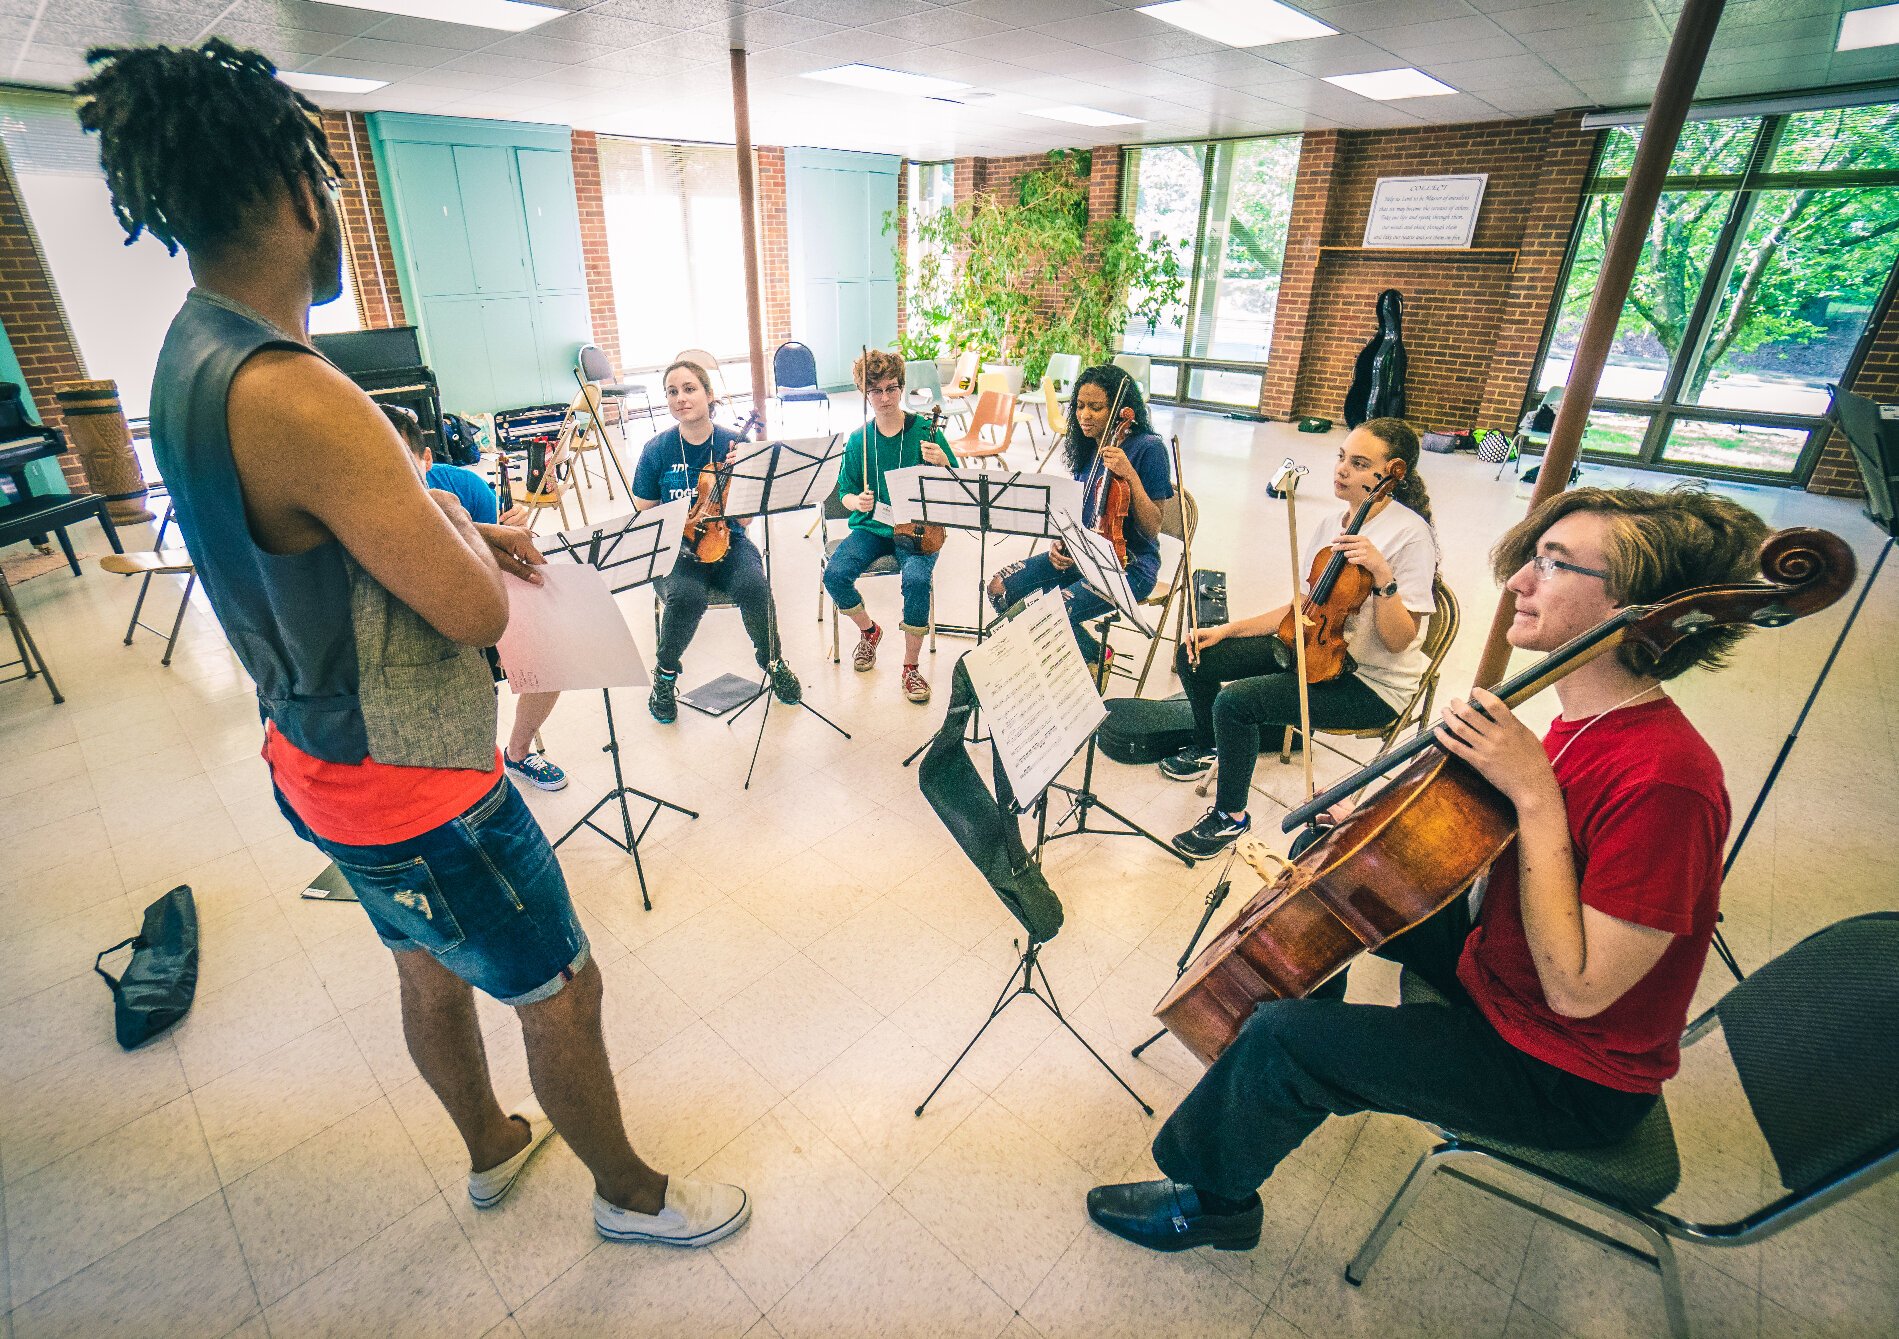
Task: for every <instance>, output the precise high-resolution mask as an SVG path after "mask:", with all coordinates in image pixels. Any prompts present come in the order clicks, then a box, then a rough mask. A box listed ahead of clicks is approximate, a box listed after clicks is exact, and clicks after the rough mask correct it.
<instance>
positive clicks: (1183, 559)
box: [1108, 489, 1200, 697]
mask: <svg viewBox="0 0 1899 1339" xmlns="http://www.w3.org/2000/svg"><path fill="white" fill-rule="evenodd" d="M1160 528H1161V533H1162V534H1163V535H1172V536H1173V537H1174V538H1175V539H1177V540H1179V541H1180V557H1179V559H1178V560H1177V561H1176V562H1175V563H1174V574H1173V576H1172V577H1171V578H1170V579H1168V580H1165V581H1157V582H1155V583H1154V589H1153V590H1151V591H1149V592H1148V596H1147V598H1146V599H1145V600H1142V601H1141V604H1142V605H1143V606H1145V607H1148V608H1156V609H1159V610H1160V613H1159V614H1158V615H1157V616H1156V617H1155V619H1154V632H1155V635H1154V636H1153V637H1151V638H1149V639H1148V643H1147V658H1146V659H1145V660H1143V661H1142V662H1141V672H1140V673H1139V674H1136V673H1135V672H1134V671H1133V670H1131V669H1123V668H1121V667H1120V666H1119V665H1113V666H1110V667H1109V671H1108V672H1109V673H1110V674H1114V675H1119V676H1120V677H1121V678H1123V679H1132V680H1134V696H1136V697H1139V696H1141V694H1142V693H1144V692H1146V691H1147V676H1148V675H1149V674H1150V673H1151V672H1152V671H1153V669H1154V658H1155V655H1156V653H1157V652H1159V650H1160V645H1161V643H1162V642H1174V643H1178V642H1179V641H1180V639H1181V637H1182V636H1183V635H1184V629H1185V628H1186V625H1187V600H1188V599H1189V598H1190V596H1189V594H1188V592H1189V590H1190V589H1191V586H1192V580H1193V574H1192V573H1191V572H1189V571H1188V570H1187V565H1188V564H1189V563H1191V562H1192V561H1193V537H1194V532H1195V531H1196V530H1198V529H1199V528H1200V504H1199V503H1197V502H1195V501H1194V499H1193V494H1192V493H1189V492H1187V491H1186V490H1185V489H1176V490H1175V491H1174V495H1173V496H1172V497H1170V498H1168V499H1167V500H1166V501H1165V502H1163V503H1161V524H1160ZM1170 621H1171V622H1172V623H1173V631H1171V632H1169V631H1168V628H1167V625H1168V623H1169V622H1170ZM1115 626H1117V627H1118V626H1120V625H1119V624H1116V625H1115Z"/></svg>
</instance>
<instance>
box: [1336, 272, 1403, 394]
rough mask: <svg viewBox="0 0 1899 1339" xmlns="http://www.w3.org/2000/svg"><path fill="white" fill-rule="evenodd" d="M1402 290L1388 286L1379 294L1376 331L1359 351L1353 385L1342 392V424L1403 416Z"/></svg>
mask: <svg viewBox="0 0 1899 1339" xmlns="http://www.w3.org/2000/svg"><path fill="white" fill-rule="evenodd" d="M1403 324H1404V294H1402V293H1400V292H1399V291H1398V290H1397V289H1395V288H1387V289H1386V290H1385V291H1384V292H1382V293H1380V294H1379V295H1378V333H1377V334H1376V335H1373V336H1372V337H1371V341H1370V342H1369V343H1368V344H1366V345H1365V347H1364V348H1362V349H1360V350H1359V351H1358V360H1357V361H1356V362H1355V363H1354V364H1353V366H1352V388H1351V389H1350V390H1349V391H1347V392H1346V393H1345V426H1346V427H1348V428H1356V427H1357V426H1358V425H1359V424H1361V423H1363V422H1364V421H1365V420H1366V419H1371V418H1403V417H1404V363H1405V358H1404V333H1403V330H1402V329H1401V327H1402V326H1403Z"/></svg>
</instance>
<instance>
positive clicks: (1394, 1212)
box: [1345, 1144, 1457, 1288]
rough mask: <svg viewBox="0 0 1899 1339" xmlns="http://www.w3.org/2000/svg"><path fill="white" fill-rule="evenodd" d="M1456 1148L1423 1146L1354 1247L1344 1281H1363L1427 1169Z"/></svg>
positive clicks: (1418, 1189)
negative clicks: (1382, 1210)
mask: <svg viewBox="0 0 1899 1339" xmlns="http://www.w3.org/2000/svg"><path fill="white" fill-rule="evenodd" d="M1456 1152H1457V1151H1456V1150H1455V1149H1453V1148H1451V1147H1449V1146H1448V1145H1445V1144H1439V1145H1438V1146H1437V1147H1436V1148H1433V1149H1429V1150H1427V1151H1426V1152H1425V1154H1424V1155H1423V1156H1422V1157H1420V1158H1419V1159H1418V1161H1417V1165H1416V1166H1414V1167H1413V1168H1412V1169H1411V1175H1410V1176H1408V1177H1406V1178H1405V1182H1404V1185H1403V1186H1401V1187H1400V1188H1399V1190H1398V1193H1397V1194H1396V1195H1395V1196H1393V1197H1392V1200H1391V1203H1390V1204H1389V1205H1387V1206H1386V1208H1385V1216H1384V1217H1383V1218H1380V1219H1379V1220H1378V1226H1377V1227H1375V1228H1373V1229H1372V1231H1371V1235H1370V1236H1369V1237H1366V1238H1365V1244H1364V1245H1363V1246H1360V1247H1359V1248H1358V1254H1357V1255H1355V1256H1353V1257H1352V1262H1351V1263H1350V1264H1348V1265H1347V1266H1345V1281H1346V1282H1347V1283H1349V1284H1351V1285H1352V1286H1353V1287H1354V1288H1356V1287H1357V1286H1358V1285H1359V1284H1361V1283H1363V1282H1364V1281H1365V1275H1366V1273H1367V1272H1368V1271H1369V1270H1370V1269H1371V1267H1372V1266H1373V1265H1374V1264H1376V1263H1377V1262H1378V1256H1379V1254H1380V1253H1381V1252H1383V1250H1384V1249H1385V1243H1386V1242H1388V1241H1390V1240H1391V1234H1392V1233H1393V1232H1396V1231H1397V1230H1398V1225H1399V1224H1400V1223H1402V1222H1403V1221H1404V1216H1405V1215H1406V1214H1407V1213H1409V1212H1410V1211H1411V1206H1412V1205H1413V1204H1414V1203H1416V1202H1417V1198H1418V1196H1419V1195H1421V1194H1423V1193H1424V1187H1425V1186H1427V1185H1428V1184H1430V1181H1431V1173H1433V1172H1435V1171H1436V1170H1437V1169H1438V1164H1439V1163H1440V1162H1442V1161H1444V1160H1445V1159H1446V1158H1448V1157H1455V1156H1456Z"/></svg>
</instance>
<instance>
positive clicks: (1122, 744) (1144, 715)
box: [1099, 693, 1193, 765]
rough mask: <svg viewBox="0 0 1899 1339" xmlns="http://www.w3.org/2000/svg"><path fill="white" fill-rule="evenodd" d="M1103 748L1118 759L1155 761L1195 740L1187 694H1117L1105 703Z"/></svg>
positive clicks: (1102, 726) (1134, 761) (1106, 752)
mask: <svg viewBox="0 0 1899 1339" xmlns="http://www.w3.org/2000/svg"><path fill="white" fill-rule="evenodd" d="M1105 705H1106V707H1107V709H1108V719H1107V720H1105V721H1103V722H1102V723H1101V733H1100V736H1099V738H1100V740H1101V751H1102V752H1103V753H1105V754H1107V755H1108V756H1109V757H1110V758H1112V759H1114V760H1115V761H1116V762H1121V763H1130V764H1134V765H1139V764H1142V763H1155V762H1159V761H1160V760H1161V759H1162V758H1165V757H1166V756H1167V755H1168V754H1170V753H1178V752H1180V750H1182V749H1184V748H1186V747H1187V745H1189V744H1191V743H1193V708H1192V707H1191V706H1190V705H1188V702H1187V695H1186V694H1185V693H1176V694H1174V696H1172V697H1169V698H1153V697H1113V698H1109V699H1108V701H1107V702H1106V703H1105Z"/></svg>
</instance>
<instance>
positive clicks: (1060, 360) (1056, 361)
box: [1042, 353, 1081, 395]
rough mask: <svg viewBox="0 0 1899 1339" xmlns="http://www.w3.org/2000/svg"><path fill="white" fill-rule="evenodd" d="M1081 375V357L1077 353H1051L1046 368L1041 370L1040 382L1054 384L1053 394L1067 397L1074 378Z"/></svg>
mask: <svg viewBox="0 0 1899 1339" xmlns="http://www.w3.org/2000/svg"><path fill="white" fill-rule="evenodd" d="M1080 375H1081V355H1080V354H1078V353H1051V354H1050V355H1049V356H1048V366H1047V367H1046V368H1045V369H1043V372H1042V380H1043V381H1044V382H1049V381H1052V382H1054V383H1055V394H1057V395H1067V394H1068V392H1069V390H1070V388H1072V387H1073V386H1074V384H1075V378H1076V377H1078V376H1080Z"/></svg>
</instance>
